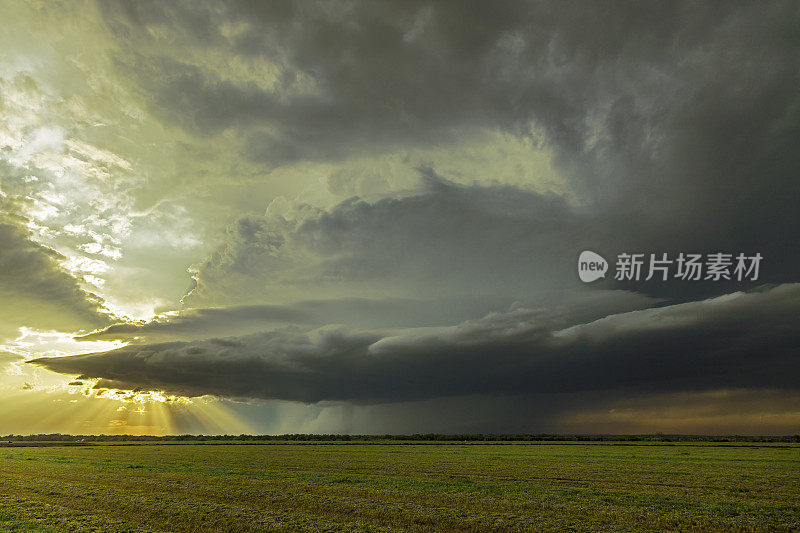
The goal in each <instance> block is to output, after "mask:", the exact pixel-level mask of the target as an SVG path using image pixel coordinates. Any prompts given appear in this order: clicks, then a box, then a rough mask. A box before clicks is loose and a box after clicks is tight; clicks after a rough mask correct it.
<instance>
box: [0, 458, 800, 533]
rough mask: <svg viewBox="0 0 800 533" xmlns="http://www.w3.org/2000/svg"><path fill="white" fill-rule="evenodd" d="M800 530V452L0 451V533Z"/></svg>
mask: <svg viewBox="0 0 800 533" xmlns="http://www.w3.org/2000/svg"><path fill="white" fill-rule="evenodd" d="M37 524H38V525H39V527H42V529H40V530H41V531H59V530H68V531H204V532H205V531H264V530H268V531H272V530H278V531H281V530H292V531H297V530H306V531H364V530H369V531H392V530H409V529H412V530H430V531H442V530H446V531H457V530H462V531H487V530H510V531H529V530H532V529H533V530H565V529H568V530H569V529H571V530H581V531H583V530H597V531H608V530H651V531H663V530H696V531H709V530H742V531H750V530H757V531H758V530H770V531H772V530H787V531H788V530H797V529H800V447H797V446H788V445H783V446H778V445H765V446H757V445H746V446H712V445H703V444H699V445H698V444H695V445H692V444H680V445H676V444H672V445H653V444H651V445H625V446H620V445H613V444H503V445H497V444H494V445H484V444H466V445H464V444H452V443H448V444H439V445H409V444H382V445H368V444H326V445H319V444H316V445H315V444H310V445H309V444H306V445H302V444H285V445H284V444H272V445H225V444H222V445H182V446H170V445H137V446H74V447H55V446H52V447H24V448H23V447H5V448H0V531H30V530H36V529H35V528H36V527H37Z"/></svg>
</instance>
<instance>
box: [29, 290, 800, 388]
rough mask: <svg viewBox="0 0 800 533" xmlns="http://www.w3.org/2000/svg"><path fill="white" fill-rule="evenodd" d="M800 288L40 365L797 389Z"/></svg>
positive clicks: (104, 371)
mask: <svg viewBox="0 0 800 533" xmlns="http://www.w3.org/2000/svg"><path fill="white" fill-rule="evenodd" d="M798 317H800V285H797V284H793V285H782V286H777V287H773V288H768V289H764V290H762V291H757V292H750V293H732V294H728V295H725V296H721V297H717V298H713V299H708V300H703V301H697V302H689V303H683V304H677V305H672V306H666V307H661V308H650V309H645V310H640V311H632V312H629V313H621V314H616V315H610V316H608V317H605V318H602V319H599V320H595V321H593V322H590V323H586V324H577V325H569V324H565V323H564V319H563V317H561V316H559V315H558V314H554V313H552V312H548V311H536V310H530V309H523V308H517V309H511V310H509V311H507V312H505V313H493V314H490V315H487V316H486V317H484V318H482V319H479V320H472V321H466V322H463V323H461V324H459V325H458V326H454V327H444V328H414V329H409V330H397V331H356V330H352V329H348V328H346V327H343V326H338V327H333V326H331V327H323V328H319V329H315V330H311V331H303V330H299V329H292V328H289V329H283V330H275V331H270V332H265V333H259V334H255V335H249V336H244V337H238V338H226V339H210V340H206V341H198V342H172V343H161V344H151V345H131V346H127V347H124V348H121V349H118V350H113V351H110V352H105V353H100V354H91V355H82V356H70V357H59V358H42V359H37V360H35V361H32V362H33V363H34V364H37V365H40V366H43V367H45V368H48V369H50V370H53V371H56V372H61V373H66V374H79V375H82V376H84V377H88V378H101V379H102V380H103V381H102V382H101V383H102V386H107V387H117V388H125V389H148V390H164V391H167V392H169V393H174V394H181V395H187V396H198V395H205V394H211V395H218V396H222V397H228V398H234V399H247V398H258V399H280V400H290V401H298V402H306V403H314V402H321V401H343V402H352V403H356V404H377V403H388V402H402V401H412V400H422V399H431V398H442V397H457V396H467V395H475V394H488V395H501V396H502V395H530V394H539V393H578V394H581V393H596V392H606V393H608V394H611V395H612V396H613V394H615V393H616V392H615V391H617V392H618V393H619V394H621V395H623V394H625V395H627V394H631V393H633V392H639V393H644V392H647V393H667V392H686V391H704V390H717V389H736V388H742V389H758V388H761V389H785V390H795V389H797V387H798V385H797V380H796V379H795V377H796V376H797V375H798V373H799V372H800V327H798V326H800V319H799V318H798Z"/></svg>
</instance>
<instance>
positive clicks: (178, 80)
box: [0, 0, 800, 435]
mask: <svg viewBox="0 0 800 533" xmlns="http://www.w3.org/2000/svg"><path fill="white" fill-rule="evenodd" d="M0 20H1V21H2V26H3V31H2V32H0V434H10V433H15V434H29V433H51V432H62V433H83V434H99V433H106V434H112V433H114V434H116V433H128V434H156V435H165V434H176V433H205V434H211V433H226V434H238V433H273V434H274V433H370V434H384V433H427V432H440V433H478V432H482V433H545V432H546V433H595V434H596V433H604V434H605V433H656V432H662V433H699V434H734V433H736V434H797V433H798V432H800V385H798V383H800V381H799V380H798V379H797V378H798V377H799V376H800V327H799V326H800V252H799V251H798V247H797V240H798V236H800V211H798V209H797V205H798V204H800V179H798V177H799V176H800V158H798V157H797V154H798V151H797V149H798V148H797V147H798V146H800V77H799V75H800V56H799V55H798V54H800V46H798V43H800V7H798V4H797V3H796V2H791V1H787V2H780V1H767V2H758V3H755V2H754V3H747V2H732V1H731V2H714V3H705V2H702V3H701V2H674V1H670V2H650V3H627V2H578V1H572V2H571V1H566V2H525V1H522V2H519V1H514V2H510V1H509V2H504V1H497V2H448V1H438V2H428V1H416V0H405V1H402V2H401V1H396V2H386V1H380V2H373V1H369V2H367V1H351V0H348V1H324V2H322V1H319V2H318V1H311V2H289V1H280V0H279V1H274V2H256V1H234V0H230V1H204V0H201V1H191V2H190V1H176V2H160V1H155V0H154V1H146V0H144V1H136V2H133V1H116V0H109V1H103V2H97V3H94V2H88V1H77V2H39V1H35V0H30V1H19V2H5V3H2V4H0ZM587 250H589V251H593V252H595V253H596V254H599V256H600V257H601V259H602V260H605V262H606V265H605V266H606V269H607V271H606V272H605V276H604V277H601V278H600V279H597V280H595V281H591V282H584V281H582V280H581V278H580V277H579V272H578V268H579V261H578V259H579V256H580V254H581V252H583V251H587ZM625 254H629V255H633V254H642V255H641V256H639V257H641V258H642V261H643V266H642V267H641V268H642V275H641V276H640V277H639V276H635V277H634V276H633V275H628V276H625V275H620V268H621V267H620V264H621V263H620V261H621V259H620V258H621V257H624V255H625ZM664 254H666V255H664ZM681 254H683V256H682V255H681ZM689 254H697V256H698V257H699V258H700V262H701V263H702V266H703V267H704V268H705V269H706V270H704V271H703V274H702V275H701V276H700V279H691V278H690V279H684V278H685V276H684V277H681V276H680V275H679V270H677V269H678V268H679V267H680V264H679V261H678V258H679V257H688V255H689ZM715 254H730V255H729V256H727V257H728V259H729V260H730V264H729V265H727V266H726V267H725V272H726V275H725V276H712V275H706V274H710V273H711V272H712V267H711V266H709V264H710V263H711V262H713V258H714V256H715ZM740 254H741V256H742V257H743V258H744V259H745V260H748V261H750V263H748V264H747V265H748V266H751V267H752V266H754V263H757V264H758V267H759V269H758V272H755V271H754V270H752V269H750V270H749V271H746V272H738V273H737V271H736V270H735V267H736V266H737V265H738V263H737V257H739V256H740ZM756 256H758V257H759V258H760V259H759V260H758V261H755V260H754V259H753V258H754V257H756ZM655 259H666V260H667V261H669V263H663V264H665V265H667V267H665V268H666V269H667V271H664V272H663V273H664V275H663V276H662V275H661V272H662V271H658V270H656V271H655V272H654V273H655V275H653V276H649V275H648V274H649V273H651V272H650V267H651V266H652V265H653V264H654V263H653V261H654V260H655ZM718 259H719V260H718V261H717V263H718V264H719V263H720V262H721V261H722V262H724V261H723V260H722V259H720V258H718ZM743 273H744V274H745V275H741V274H743ZM647 277H649V278H650V279H646V278H647ZM726 278H730V279H726Z"/></svg>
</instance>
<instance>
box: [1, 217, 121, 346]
mask: <svg viewBox="0 0 800 533" xmlns="http://www.w3.org/2000/svg"><path fill="white" fill-rule="evenodd" d="M2 207H3V208H4V209H7V208H8V207H9V206H8V205H5V204H3V205H2ZM8 213H10V211H8V212H7V214H6V216H3V217H1V218H0V301H2V305H0V335H2V334H3V333H5V334H9V333H10V332H11V331H12V330H13V331H16V329H17V328H18V327H19V325H20V324H24V325H26V326H28V327H35V328H42V329H61V330H64V329H90V328H96V327H98V326H102V325H105V324H107V323H108V322H109V316H108V315H106V314H105V313H103V312H101V311H100V307H101V305H102V301H101V300H100V298H98V297H97V296H95V295H93V294H90V293H87V292H86V291H84V290H82V289H81V288H80V287H79V286H78V283H77V281H76V280H75V278H73V277H72V276H70V275H69V274H68V273H67V272H66V271H65V270H64V269H63V268H62V267H61V266H60V265H59V261H60V260H62V259H64V258H63V256H62V255H61V254H59V253H58V252H56V251H55V250H52V249H50V248H47V247H45V246H42V245H40V244H37V243H35V242H33V241H32V240H31V239H30V237H29V235H28V232H27V231H26V230H25V229H23V227H21V225H22V224H23V223H24V222H25V221H24V220H21V219H19V218H15V217H13V216H11V215H10V214H8ZM4 323H6V324H4Z"/></svg>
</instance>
